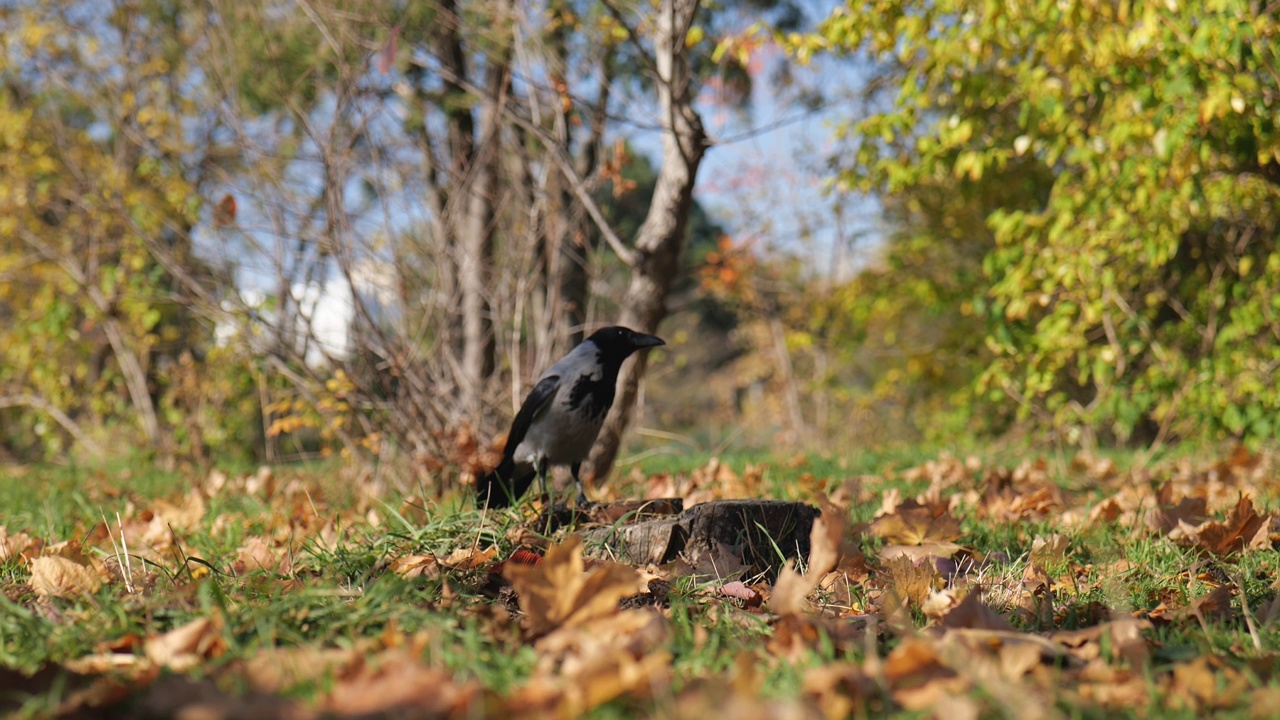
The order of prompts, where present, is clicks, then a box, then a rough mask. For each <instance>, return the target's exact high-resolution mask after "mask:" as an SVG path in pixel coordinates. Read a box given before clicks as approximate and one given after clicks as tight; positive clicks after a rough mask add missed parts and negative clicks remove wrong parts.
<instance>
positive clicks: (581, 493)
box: [569, 462, 587, 506]
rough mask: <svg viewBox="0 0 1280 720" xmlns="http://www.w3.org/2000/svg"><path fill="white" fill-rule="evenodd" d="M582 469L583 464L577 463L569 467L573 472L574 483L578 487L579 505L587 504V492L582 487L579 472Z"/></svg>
mask: <svg viewBox="0 0 1280 720" xmlns="http://www.w3.org/2000/svg"><path fill="white" fill-rule="evenodd" d="M581 469H582V463H580V462H576V463H574V464H572V465H570V466H569V470H570V471H572V472H573V482H574V483H576V484H577V485H578V505H579V506H582V505H586V504H587V491H586V490H585V489H583V487H582V478H580V477H578V471H579V470H581Z"/></svg>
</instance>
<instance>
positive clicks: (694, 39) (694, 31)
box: [684, 25, 706, 47]
mask: <svg viewBox="0 0 1280 720" xmlns="http://www.w3.org/2000/svg"><path fill="white" fill-rule="evenodd" d="M704 37H706V31H705V30H703V29H702V26H701V25H694V26H693V27H691V28H689V33H688V34H687V35H685V36H684V46H685V47H693V46H694V45H697V44H698V43H700V42H702V38H704Z"/></svg>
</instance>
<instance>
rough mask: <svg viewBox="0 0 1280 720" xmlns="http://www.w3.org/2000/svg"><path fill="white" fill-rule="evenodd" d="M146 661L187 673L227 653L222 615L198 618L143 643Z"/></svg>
mask: <svg viewBox="0 0 1280 720" xmlns="http://www.w3.org/2000/svg"><path fill="white" fill-rule="evenodd" d="M142 647H143V652H144V653H145V654H146V656H147V659H148V660H150V661H151V662H154V663H155V664H157V665H160V666H162V667H166V668H169V669H170V670H173V671H174V672H186V671H188V670H191V669H192V668H194V667H196V666H197V665H199V664H201V663H203V662H204V661H205V660H208V659H210V658H214V657H217V656H219V655H221V654H222V652H223V651H224V650H226V641H225V640H223V637H222V618H221V617H220V616H217V615H215V616H212V617H202V618H196V619H195V620H192V621H191V622H189V623H187V624H186V625H183V626H181V627H178V628H175V629H173V630H170V631H169V632H167V633H164V634H163V635H156V636H154V637H149V638H147V639H146V640H145V641H144V642H143V645H142Z"/></svg>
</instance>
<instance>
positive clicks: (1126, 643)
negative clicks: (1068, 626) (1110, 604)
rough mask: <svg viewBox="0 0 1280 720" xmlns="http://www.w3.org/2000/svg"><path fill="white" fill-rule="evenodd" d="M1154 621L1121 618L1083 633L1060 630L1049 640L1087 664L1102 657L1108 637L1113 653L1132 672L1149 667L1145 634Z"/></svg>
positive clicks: (1086, 629) (1089, 628)
mask: <svg viewBox="0 0 1280 720" xmlns="http://www.w3.org/2000/svg"><path fill="white" fill-rule="evenodd" d="M1151 627H1152V625H1151V621H1149V620H1139V619H1137V618H1133V617H1130V616H1128V615H1120V616H1119V617H1117V618H1116V619H1115V620H1112V621H1110V622H1105V623H1102V624H1100V625H1094V626H1092V627H1087V628H1081V629H1079V630H1059V631H1057V632H1054V633H1051V634H1050V635H1049V639H1050V640H1053V641H1054V642H1057V643H1060V644H1061V645H1063V646H1064V647H1066V648H1067V649H1069V650H1070V651H1071V652H1072V653H1073V654H1074V655H1076V656H1077V657H1079V658H1080V659H1082V660H1085V661H1091V660H1096V659H1097V658H1099V657H1100V656H1101V654H1102V642H1101V641H1102V637H1103V636H1104V635H1105V636H1107V640H1108V645H1109V646H1110V647H1111V651H1112V652H1114V653H1118V654H1119V655H1120V656H1121V657H1122V658H1124V659H1125V660H1126V661H1128V662H1129V666H1130V667H1132V668H1140V667H1142V665H1144V664H1145V663H1146V660H1147V656H1148V652H1147V641H1146V639H1144V638H1143V637H1142V631H1144V630H1150V629H1151Z"/></svg>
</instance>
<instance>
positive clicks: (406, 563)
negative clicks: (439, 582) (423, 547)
mask: <svg viewBox="0 0 1280 720" xmlns="http://www.w3.org/2000/svg"><path fill="white" fill-rule="evenodd" d="M391 572H393V573H395V574H397V575H399V576H400V577H402V578H405V579H413V578H417V577H426V578H435V577H439V576H440V565H439V564H438V563H437V562H436V558H435V556H434V555H405V556H404V557H398V558H396V559H395V560H392V561H391Z"/></svg>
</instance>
